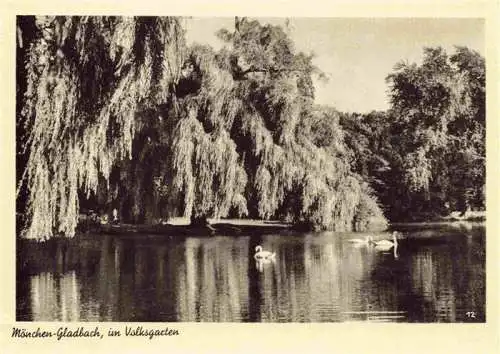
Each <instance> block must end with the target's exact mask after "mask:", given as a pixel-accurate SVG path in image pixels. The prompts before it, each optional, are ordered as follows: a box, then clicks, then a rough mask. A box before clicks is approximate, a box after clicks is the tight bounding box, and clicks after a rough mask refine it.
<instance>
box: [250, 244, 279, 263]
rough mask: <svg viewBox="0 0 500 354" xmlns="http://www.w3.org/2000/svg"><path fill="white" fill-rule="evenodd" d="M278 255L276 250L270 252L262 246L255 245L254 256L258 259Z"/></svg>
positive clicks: (271, 257)
mask: <svg viewBox="0 0 500 354" xmlns="http://www.w3.org/2000/svg"><path fill="white" fill-rule="evenodd" d="M275 257H276V253H275V252H269V251H264V250H262V246H260V245H259V246H256V247H255V255H254V258H255V259H257V260H270V259H274V258H275Z"/></svg>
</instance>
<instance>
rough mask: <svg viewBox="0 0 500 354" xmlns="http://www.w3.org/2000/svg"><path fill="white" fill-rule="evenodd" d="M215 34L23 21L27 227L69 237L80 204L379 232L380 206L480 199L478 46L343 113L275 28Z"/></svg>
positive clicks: (69, 20)
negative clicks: (327, 101) (213, 41)
mask: <svg viewBox="0 0 500 354" xmlns="http://www.w3.org/2000/svg"><path fill="white" fill-rule="evenodd" d="M217 35H218V36H219V38H220V39H222V40H223V41H224V43H225V46H224V47H223V48H222V49H220V50H218V51H216V50H214V49H213V48H211V47H209V46H204V45H199V44H195V45H192V46H187V45H186V43H185V39H184V31H183V29H182V26H181V21H180V19H179V18H168V17H164V18H161V17H46V16H43V17H19V18H18V66H17V70H18V72H17V74H18V80H17V85H18V87H17V93H18V101H17V102H18V107H17V108H18V126H17V129H18V130H17V139H18V159H17V161H18V180H19V187H18V212H20V213H21V214H24V216H25V217H24V224H23V235H24V236H25V237H28V238H35V239H44V238H49V237H51V236H53V235H56V234H61V235H66V236H73V235H74V234H75V230H76V226H77V224H78V217H79V213H80V209H81V208H84V209H89V208H91V209H94V210H97V211H98V212H100V213H109V212H110V210H111V209H117V210H118V212H119V214H120V217H121V219H122V220H123V221H125V222H131V223H154V222H155V221H157V220H158V219H160V218H164V219H165V218H168V217H169V216H178V215H181V216H186V217H190V218H191V220H192V222H193V223H196V222H198V221H200V220H204V219H205V218H206V217H214V218H219V217H227V216H239V217H242V216H247V217H252V218H264V219H269V218H279V219H281V220H288V221H292V222H294V223H296V224H300V225H303V226H307V227H309V228H314V229H333V230H351V229H357V230H361V229H368V228H373V227H385V218H384V215H383V213H382V208H381V207H380V206H379V201H378V200H380V201H381V202H382V204H383V205H384V210H385V212H386V214H387V215H389V216H391V217H394V216H395V215H396V216H404V215H403V214H404V213H408V212H409V211H411V210H414V209H415V205H417V204H418V205H419V208H421V207H420V206H421V205H424V206H425V208H427V209H429V210H433V208H434V209H435V208H436V207H439V208H444V207H445V205H446V206H448V207H451V208H465V206H466V205H467V206H471V205H472V206H482V205H483V204H484V194H483V193H484V189H483V188H484V153H485V150H484V133H485V130H484V129H485V128H484V124H485V118H484V114H485V109H484V87H485V86H484V60H483V59H482V58H481V57H480V56H479V55H478V54H477V53H475V52H472V51H470V50H468V49H466V48H457V51H456V53H455V54H453V55H452V56H448V55H447V54H446V53H445V52H444V51H443V50H442V49H439V48H438V49H426V50H425V53H424V54H425V55H424V61H423V63H422V65H416V64H406V63H402V64H399V65H398V66H397V67H396V68H395V71H394V72H393V73H392V74H390V75H389V76H388V83H389V85H390V90H391V91H390V92H391V101H392V108H391V110H389V111H388V112H373V113H370V114H367V115H360V114H344V113H341V112H337V111H336V110H335V109H334V108H332V107H327V106H318V105H316V104H314V86H313V77H314V76H315V75H316V76H318V77H320V78H321V77H323V76H324V75H323V74H322V72H321V71H320V70H319V69H318V68H317V67H315V66H314V65H313V64H312V62H313V57H312V56H310V55H306V54H304V53H301V52H298V51H296V50H295V48H294V44H293V42H292V40H291V39H290V37H289V35H288V34H287V32H286V31H285V30H284V29H283V28H281V27H280V26H272V25H262V24H260V23H259V22H258V21H252V20H248V19H246V18H236V19H235V25H234V28H233V29H222V30H220V31H219V32H218V33H217ZM443 171H444V172H443ZM377 197H378V199H377ZM398 213H399V214H398Z"/></svg>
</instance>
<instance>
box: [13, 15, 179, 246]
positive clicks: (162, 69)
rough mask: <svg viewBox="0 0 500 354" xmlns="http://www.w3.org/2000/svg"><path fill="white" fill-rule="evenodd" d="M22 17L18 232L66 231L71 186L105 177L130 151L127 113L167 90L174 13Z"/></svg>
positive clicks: (173, 64) (74, 214)
mask: <svg viewBox="0 0 500 354" xmlns="http://www.w3.org/2000/svg"><path fill="white" fill-rule="evenodd" d="M28 22H30V21H28V20H24V21H19V22H18V24H19V26H18V41H19V42H18V45H19V46H22V47H24V48H25V51H26V52H25V54H26V55H25V57H24V58H25V62H24V63H22V64H21V66H23V69H24V75H25V77H24V78H20V80H23V79H24V80H25V92H24V97H23V98H22V100H23V108H22V110H21V112H19V114H20V116H19V120H20V121H21V122H22V129H23V131H25V132H26V133H25V134H24V135H23V136H22V141H21V142H20V143H21V144H20V145H22V148H23V149H24V153H25V155H26V158H25V161H26V166H25V169H24V173H23V175H22V177H21V182H20V185H19V188H18V189H19V190H22V189H24V190H25V191H27V192H26V196H27V197H26V204H25V205H26V207H25V213H26V216H27V217H26V220H27V225H26V226H25V230H24V236H25V237H27V238H34V239H44V238H49V237H51V236H53V235H54V234H55V233H58V234H59V233H60V234H64V235H67V236H73V235H74V232H75V228H76V225H77V221H78V214H79V192H81V191H83V193H85V194H86V195H87V196H89V195H90V194H91V193H94V192H96V191H97V190H98V187H99V186H100V185H101V184H102V183H105V184H107V183H109V179H110V174H111V172H112V168H113V166H114V165H115V163H116V162H118V161H121V160H125V159H130V157H131V153H132V142H133V140H134V135H135V133H136V130H137V128H138V127H137V124H136V122H137V119H136V118H137V116H138V115H141V113H142V112H143V111H145V110H146V109H148V108H154V107H156V106H157V105H159V104H161V103H163V102H164V101H166V100H167V99H168V97H169V96H171V95H172V92H171V91H172V85H173V84H174V83H175V82H176V81H177V80H178V77H179V75H180V69H181V66H182V61H183V54H182V53H183V49H184V47H185V45H184V33H183V30H182V28H181V25H180V23H179V19H177V18H157V17H155V18H153V17H136V18H133V17H48V16H41V17H36V18H31V25H30V28H29V29H27V27H25V26H23V25H25V24H26V23H28ZM18 64H19V63H18ZM18 67H19V65H18ZM19 99H20V98H19Z"/></svg>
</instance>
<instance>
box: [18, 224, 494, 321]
mask: <svg viewBox="0 0 500 354" xmlns="http://www.w3.org/2000/svg"><path fill="white" fill-rule="evenodd" d="M435 232H440V231H439V230H437V231H435ZM422 235H424V236H426V237H427V236H428V234H422ZM422 235H420V236H422ZM351 236H352V235H342V234H334V233H322V234H308V235H286V236H276V235H269V236H261V237H249V236H241V237H224V236H217V237H212V238H202V237H199V238H197V237H187V238H185V239H181V240H179V239H177V240H175V239H168V240H165V238H161V237H156V238H154V237H151V238H150V237H145V238H137V237H135V238H134V237H131V238H126V237H111V236H98V237H96V238H90V239H84V240H80V241H78V242H77V241H75V243H74V244H73V243H71V244H69V245H68V246H67V247H66V248H61V247H59V248H58V247H46V248H45V249H44V248H41V249H36V250H34V249H32V248H26V249H24V250H23V251H22V252H25V253H33V254H31V255H29V257H28V258H27V259H29V261H28V262H25V263H26V264H25V265H24V266H22V267H20V269H19V270H18V293H19V296H18V309H17V316H18V319H19V320H21V319H22V320H33V321H53V320H57V321H186V322H198V321H207V322H241V321H244V322H309V321H312V322H335V321H360V320H361V321H366V320H375V321H405V322H456V321H467V320H468V319H467V318H466V315H465V313H466V312H467V311H474V312H475V313H476V314H477V316H478V317H477V319H476V320H479V321H484V319H485V317H484V303H485V292H484V290H485V289H484V288H485V271H484V241H483V237H484V229H483V230H480V231H477V229H474V230H467V229H460V230H454V231H453V233H452V237H451V239H450V238H447V239H446V242H438V243H430V244H429V243H424V242H423V241H422V240H423V238H419V235H418V234H414V235H411V236H412V238H411V242H410V241H408V242H407V243H406V244H405V243H402V244H401V246H400V247H399V250H398V252H399V257H397V258H395V257H394V254H392V253H391V252H389V253H382V252H377V251H375V250H374V249H373V248H371V247H352V245H348V244H346V242H343V240H344V239H345V238H346V237H351ZM422 237H423V236H422ZM258 244H261V245H262V246H263V247H264V248H265V249H272V250H273V251H275V252H276V260H275V261H274V262H268V263H266V264H262V265H260V266H259V265H258V264H256V262H255V259H254V258H253V254H254V248H255V246H256V245H258ZM51 260H52V261H51ZM24 284H26V285H24Z"/></svg>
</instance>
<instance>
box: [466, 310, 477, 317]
mask: <svg viewBox="0 0 500 354" xmlns="http://www.w3.org/2000/svg"><path fill="white" fill-rule="evenodd" d="M465 315H466V316H467V317H469V318H476V313H475V312H474V311H467V312H466V313H465Z"/></svg>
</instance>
